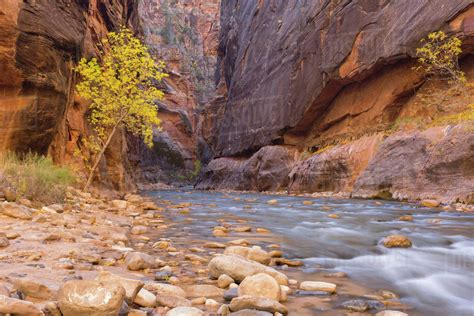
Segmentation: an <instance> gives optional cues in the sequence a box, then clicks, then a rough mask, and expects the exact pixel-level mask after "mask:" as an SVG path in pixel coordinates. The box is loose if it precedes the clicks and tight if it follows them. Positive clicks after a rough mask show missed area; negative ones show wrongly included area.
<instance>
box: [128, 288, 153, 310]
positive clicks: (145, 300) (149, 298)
mask: <svg viewBox="0 0 474 316" xmlns="http://www.w3.org/2000/svg"><path fill="white" fill-rule="evenodd" d="M133 302H134V303H135V304H138V305H140V306H143V307H155V306H156V296H155V294H153V293H152V292H150V291H148V290H147V289H144V288H142V289H141V290H140V291H139V292H138V294H137V296H136V297H135V299H134V300H133Z"/></svg>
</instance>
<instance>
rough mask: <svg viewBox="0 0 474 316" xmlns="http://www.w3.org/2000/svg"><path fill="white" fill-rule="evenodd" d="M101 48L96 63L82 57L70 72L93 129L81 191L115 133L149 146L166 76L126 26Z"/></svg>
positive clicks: (88, 141)
mask: <svg viewBox="0 0 474 316" xmlns="http://www.w3.org/2000/svg"><path fill="white" fill-rule="evenodd" d="M102 47H103V51H102V54H101V56H100V60H98V59H97V58H92V59H90V60H87V59H85V58H82V59H81V60H80V62H79V65H78V66H77V67H76V71H77V72H78V73H79V75H80V78H81V81H80V82H79V83H78V84H77V85H76V90H77V93H78V94H79V95H80V96H81V97H82V98H84V99H87V100H89V101H90V110H91V114H90V117H89V122H90V123H91V125H92V127H93V130H94V135H92V137H90V138H89V139H85V140H84V142H83V143H84V144H83V145H84V146H85V147H86V148H87V149H88V150H90V151H92V152H93V153H96V157H95V161H94V164H93V165H92V167H91V168H90V175H89V179H88V181H87V183H86V188H87V186H88V185H89V184H90V182H91V180H92V176H93V173H94V171H95V169H96V168H97V165H98V164H99V161H100V159H101V157H102V156H103V153H104V152H105V149H106V148H107V146H108V145H109V143H110V141H111V139H112V137H113V135H114V134H115V132H116V131H117V130H118V129H120V128H124V129H126V130H127V131H129V132H131V133H132V134H134V135H136V136H139V137H141V138H142V139H143V140H144V142H145V144H146V145H147V146H149V147H152V146H153V129H154V128H157V127H158V126H159V124H160V119H159V117H158V108H157V106H156V104H155V103H156V101H157V100H160V99H162V98H163V92H162V91H161V90H160V89H158V88H157V87H156V85H157V83H158V82H160V81H161V80H162V79H163V78H164V77H166V76H167V75H166V74H165V73H164V72H163V69H164V67H165V65H164V63H163V62H156V61H155V60H154V59H153V58H152V57H151V55H150V53H149V51H148V48H147V47H146V46H145V45H144V44H142V42H141V41H140V40H139V39H138V38H136V37H135V36H133V33H132V31H130V30H129V29H127V28H126V27H121V28H120V30H119V32H110V33H108V35H107V39H104V40H103V41H102Z"/></svg>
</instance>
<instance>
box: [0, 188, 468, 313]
mask: <svg viewBox="0 0 474 316" xmlns="http://www.w3.org/2000/svg"><path fill="white" fill-rule="evenodd" d="M142 195H143V196H145V197H142V196H138V195H131V194H129V195H127V196H125V197H124V199H122V200H111V199H106V198H98V197H93V196H92V195H90V194H88V193H84V192H80V191H76V190H70V191H69V192H68V194H67V200H66V202H65V203H64V204H55V205H49V206H40V205H35V207H33V205H32V204H30V203H29V202H28V201H26V200H20V201H19V202H18V203H7V202H5V203H3V204H1V212H0V213H1V215H0V217H1V232H2V237H1V238H0V239H1V242H2V254H1V256H0V271H1V272H0V280H1V282H2V285H1V290H2V292H1V295H5V297H4V300H3V302H2V304H0V312H2V313H8V312H10V313H18V314H22V313H23V314H25V313H26V314H27V315H43V314H44V315H60V312H62V313H63V314H65V315H80V313H81V312H84V308H85V307H84V304H85V303H84V301H81V299H79V298H80V297H85V296H86V295H89V297H92V298H93V300H92V301H93V302H94V304H92V306H90V305H89V306H87V308H88V310H89V311H90V312H97V311H99V312H100V311H102V312H104V311H109V312H111V313H112V314H114V313H116V312H117V311H118V310H120V314H121V315H193V314H192V313H196V315H200V313H205V314H207V315H215V314H222V315H226V314H228V313H229V312H230V310H232V311H233V312H236V311H237V310H239V309H246V308H247V307H250V308H257V309H261V310H267V311H268V310H270V311H272V312H280V313H283V314H284V313H286V312H288V313H289V314H290V315H313V314H315V313H318V314H321V315H340V314H344V313H365V314H377V313H381V312H383V311H384V310H387V309H388V310H398V311H403V312H405V313H408V314H410V315H423V314H424V312H423V308H424V307H423V304H421V305H420V302H419V300H418V298H417V297H416V295H417V294H416V292H415V293H412V294H411V295H412V296H415V300H413V297H411V296H410V295H409V294H408V293H406V292H404V291H398V290H399V287H397V286H391V283H390V281H384V282H378V284H377V282H373V281H374V280H376V279H377V278H379V277H378V271H377V270H378V269H376V270H374V275H375V276H377V277H373V278H367V274H366V271H364V269H361V267H362V266H363V265H362V266H359V271H357V269H355V270H354V269H351V268H347V267H350V265H348V263H347V262H346V268H347V269H344V267H343V266H344V265H338V264H335V263H334V262H331V263H329V264H328V262H324V261H325V260H330V259H331V257H332V259H333V260H339V259H340V258H344V257H345V258H346V259H347V258H358V257H359V254H357V252H358V251H359V250H360V248H361V245H362V246H363V247H364V248H366V249H365V252H366V254H369V253H371V252H373V251H375V253H376V252H380V249H384V248H383V246H382V248H381V246H380V245H377V242H378V241H377V240H378V239H380V237H381V236H383V235H384V234H386V235H389V234H391V233H395V232H396V231H397V230H396V229H395V227H392V228H391V229H387V230H383V231H381V232H379V233H377V234H374V235H373V236H371V237H370V238H368V239H365V240H364V241H361V242H360V243H359V244H358V245H357V243H356V244H354V241H353V240H354V239H357V238H359V239H360V237H356V236H354V235H352V237H351V234H349V235H348V234H347V228H346V226H345V223H346V220H347V219H348V218H352V216H353V215H354V214H353V215H350V213H347V209H348V206H347V204H348V200H344V199H313V198H308V197H305V198H301V197H299V198H296V197H290V196H276V195H274V196H269V195H260V194H258V195H257V194H242V193H239V194H237V193H225V194H224V193H217V192H198V191H191V190H165V191H151V192H150V191H149V192H142ZM351 203H352V204H351V205H350V208H355V209H356V210H357V209H359V211H361V210H363V209H364V208H365V207H366V206H367V205H368V207H369V209H370V208H374V207H383V208H384V211H387V214H386V215H385V217H386V216H389V215H388V214H390V209H391V210H392V211H393V209H394V208H396V207H401V206H400V204H399V203H395V204H394V203H392V204H390V203H391V202H384V205H383V206H381V205H382V203H381V202H377V201H369V202H367V203H366V202H357V201H355V202H351ZM361 208H362V209H361ZM266 209H268V210H269V211H270V212H272V213H273V212H277V213H275V214H274V215H275V217H274V218H273V217H272V219H270V218H269V217H268V213H265V212H264V210H266ZM402 209H403V206H402ZM414 209H415V208H412V206H408V208H407V209H405V210H404V212H405V213H409V212H411V213H412V214H413V215H412V217H414V218H415V219H414V221H413V222H403V225H405V226H407V228H408V227H410V226H413V225H415V224H414V223H417V222H418V221H420V222H424V223H431V224H430V226H431V227H433V228H431V227H429V228H427V230H431V233H435V234H438V235H439V234H440V235H443V233H439V231H440V230H441V231H444V230H447V231H448V232H450V231H451V230H452V231H454V232H457V234H459V235H462V234H463V231H464V235H465V230H464V228H462V226H460V225H459V224H456V223H458V221H455V222H452V219H449V218H448V217H449V216H448V217H446V218H445V216H446V215H440V214H441V213H436V212H433V211H432V210H427V209H424V211H423V212H422V213H423V214H425V213H426V214H425V215H417V214H415V213H414ZM281 211H284V213H281ZM294 212H297V213H294ZM315 212H316V213H315ZM285 213H286V214H287V215H288V216H289V217H288V216H284V215H283V214H285ZM305 213H306V216H305V215H304V214H305ZM322 214H324V215H322ZM276 215H277V216H276ZM295 215H298V216H299V221H301V222H302V223H303V224H298V225H295V224H296V223H295V222H294V220H295V219H296V216H295ZM392 215H393V214H392ZM392 215H390V216H392ZM308 216H309V217H310V218H312V219H313V222H314V221H316V222H317V221H321V225H323V226H326V228H328V229H329V228H331V227H333V226H334V223H337V222H339V223H340V228H337V229H336V230H332V231H331V232H330V233H329V235H328V233H326V234H324V233H323V231H319V232H312V233H310V232H309V231H308V230H307V229H308V227H311V225H313V228H314V224H311V223H309V224H308V223H306V224H305V222H307V220H306V218H307V217H308ZM373 216H375V214H370V215H369V217H373ZM419 216H424V217H422V218H420V217H419ZM456 216H457V215H456ZM359 217H360V218H361V221H364V220H365V218H366V217H367V214H366V213H365V212H363V211H362V212H360V214H359ZM376 217H377V216H376ZM291 218H292V219H291ZM372 220H375V219H372ZM465 220H469V221H470V220H471V219H470V217H466V218H465ZM444 224H447V227H446V226H444ZM308 225H309V226H308ZM397 225H399V224H397ZM415 226H416V227H420V225H415ZM451 226H454V227H457V228H452V229H450V228H449V227H451ZM298 227H300V228H298ZM305 227H306V228H305ZM295 228H296V230H295ZM334 228H336V227H334ZM305 229H306V230H305ZM361 229H364V228H361ZM416 230H419V228H416V229H415V231H416ZM291 231H293V232H292V233H291V234H289V233H288V232H291ZM337 231H339V233H337ZM361 233H362V234H363V232H361ZM404 233H405V234H408V236H409V238H410V239H412V241H413V242H414V245H415V248H413V251H415V253H419V251H418V249H417V248H418V247H419V246H421V247H423V244H422V243H421V244H420V242H421V241H420V240H422V239H420V237H417V236H416V234H415V235H412V232H411V231H409V230H408V231H405V232H404ZM367 234H373V232H372V230H369V229H368V230H367ZM421 234H422V235H423V234H426V236H428V235H429V233H428V232H421ZM292 236H293V237H292ZM354 237H356V238H354ZM348 238H349V239H348ZM446 238H447V237H441V236H438V237H437V238H435V239H434V240H435V241H436V243H441V244H445V243H446V241H447V239H446ZM465 238H472V236H470V237H469V236H466V237H465ZM331 239H332V240H333V241H338V243H336V244H333V245H329V246H330V247H328V241H331ZM339 239H340V240H339ZM448 239H449V238H448ZM351 240H352V241H351ZM374 240H375V245H374V244H373V243H374ZM443 240H444V241H443ZM425 243H427V241H425ZM311 245H313V246H311ZM368 245H371V246H370V247H369V246H368ZM374 247H375V248H374ZM314 249H320V252H319V253H318V252H316V253H315V252H314ZM330 249H332V250H333V252H334V255H328V253H325V252H326V251H328V250H330ZM350 249H353V251H354V252H353V253H352V254H351V253H350V251H349V250H350ZM370 249H372V250H370ZM348 251H349V252H348ZM386 251H387V252H391V253H392V254H393V253H395V254H397V251H398V250H397V249H388V248H387V250H386ZM399 251H402V252H403V251H404V250H403V249H400V250H399ZM406 251H409V250H408V249H407V250H406ZM222 253H225V255H220V254H222ZM219 255H220V256H219ZM236 255H243V256H245V257H247V258H250V259H248V260H247V259H243V258H242V257H237V258H238V259H236V257H235V256H236ZM410 255H412V254H411V253H410ZM216 258H224V259H225V258H227V260H228V261H225V260H224V262H223V261H222V260H223V259H219V260H221V261H219V260H217V261H216ZM394 258H397V255H395V257H394ZM398 258H401V257H400V256H398ZM235 260H241V262H240V261H239V262H240V264H239V265H235V264H234V263H233V262H235ZM255 260H256V261H259V262H260V263H257V262H256V261H255ZM372 260H373V259H372ZM388 260H391V259H388ZM466 260H467V261H466V262H470V261H469V260H470V258H467V259H466ZM372 262H373V263H374V262H377V261H372ZM246 267H247V268H246ZM353 267H354V266H353ZM407 267H408V268H409V267H410V265H407ZM344 270H347V271H344ZM105 271H108V272H105ZM242 271H244V272H242ZM249 271H250V272H249ZM224 272H225V274H226V275H228V276H229V277H220V276H221V274H224ZM256 272H265V273H267V274H270V275H272V276H274V277H275V280H277V281H276V282H277V283H280V284H278V286H277V287H275V286H273V287H272V286H270V285H268V282H270V284H274V280H273V281H272V280H263V281H262V280H259V279H258V278H257V279H256V280H254V279H252V278H250V279H249V280H248V281H246V282H247V283H249V284H250V285H248V284H247V285H246V286H244V288H245V287H246V289H244V290H243V289H242V286H240V289H238V288H239V286H238V285H237V284H236V283H239V281H242V280H243V279H245V277H247V276H250V275H251V274H255V273H256ZM110 273H111V274H110ZM239 273H244V275H241V274H239ZM246 274H249V275H246ZM358 276H359V277H358ZM360 276H362V279H361V278H360ZM217 277H220V278H218V280H216V278H217ZM124 278H126V279H127V280H126V279H124ZM364 278H365V280H364ZM81 279H82V281H80V280H81ZM379 279H380V280H383V278H379ZM405 279H406V278H404V279H403V280H405ZM71 280H72V281H71ZM84 280H89V282H86V281H84ZM111 280H112V281H111ZM131 280H135V281H131ZM380 280H379V281H380ZM68 281H69V282H68ZM305 281H310V282H325V283H316V284H314V283H309V284H308V283H303V284H302V282H305ZM367 281H368V282H367ZM234 282H235V283H234ZM259 282H267V283H263V284H265V286H263V288H265V289H272V288H273V291H272V290H268V291H270V292H268V291H267V292H266V293H265V294H264V296H267V297H268V296H270V297H272V298H273V300H269V301H268V300H265V299H261V298H260V299H255V298H252V295H253V296H259V295H261V293H259V290H258V289H259V288H262V283H259ZM110 283H114V284H117V283H119V284H122V285H123V286H124V287H125V292H122V290H121V288H120V287H118V288H117V287H115V288H114V286H112V285H110ZM71 284H72V285H71ZM328 284H329V285H328ZM321 286H323V287H322V288H321ZM328 286H329V287H330V288H331V289H330V290H328V288H327V287H328ZM332 286H335V293H332V292H333V291H334V289H332ZM413 288H416V287H414V286H413ZM315 290H316V291H315ZM104 291H105V293H108V294H110V296H109V298H111V299H104V297H103V296H101V295H103V294H104ZM239 291H240V294H243V293H245V294H250V295H251V297H250V298H248V297H244V299H242V298H240V299H235V296H236V295H238V293H239ZM242 291H244V292H242ZM78 293H79V294H80V295H76V296H74V294H78ZM101 293H102V294H101ZM443 293H444V292H443V291H441V292H440V294H441V295H444V294H443ZM6 296H9V297H10V298H6ZM240 296H241V297H242V295H240ZM71 297H76V299H71ZM226 299H227V300H226ZM232 299H235V300H234V301H232ZM278 301H280V302H278ZM29 302H30V303H29ZM124 302H125V303H124ZM86 305H87V304H86ZM269 306H270V307H269ZM176 307H185V308H186V309H185V310H184V311H183V310H182V309H181V313H182V314H179V313H178V312H180V309H179V308H178V309H176ZM193 307H194V308H196V309H189V308H193ZM448 307H449V308H454V307H453V306H451V305H449V306H448ZM461 307H462V306H461ZM117 308H118V309H117ZM462 308H463V307H462ZM462 308H461V313H459V312H458V314H459V315H461V314H462ZM183 313H184V314H183ZM435 314H436V313H435ZM236 315H237V314H236ZM250 315H260V314H256V312H252V314H250ZM262 315H264V314H262ZM354 315H355V314H354ZM383 315H391V314H388V313H385V314H383ZM393 315H396V314H393ZM400 315H401V314H400ZM431 315H434V314H433V313H431Z"/></svg>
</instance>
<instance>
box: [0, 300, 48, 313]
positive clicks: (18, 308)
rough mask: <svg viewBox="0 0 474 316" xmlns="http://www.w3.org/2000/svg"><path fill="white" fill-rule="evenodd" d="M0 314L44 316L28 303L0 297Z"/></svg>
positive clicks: (38, 309) (37, 308)
mask: <svg viewBox="0 0 474 316" xmlns="http://www.w3.org/2000/svg"><path fill="white" fill-rule="evenodd" d="M0 314H12V315H25V316H26V315H28V316H45V314H44V313H43V311H42V310H41V309H40V308H39V307H37V306H35V305H34V304H33V303H31V302H28V301H22V300H19V299H15V298H11V297H7V296H4V295H0Z"/></svg>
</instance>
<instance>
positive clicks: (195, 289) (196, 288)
mask: <svg viewBox="0 0 474 316" xmlns="http://www.w3.org/2000/svg"><path fill="white" fill-rule="evenodd" d="M185 290H186V294H187V296H189V297H201V296H203V297H222V295H224V290H222V289H220V288H218V287H216V286H214V285H210V284H197V285H191V286H188V287H186V289H185Z"/></svg>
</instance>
